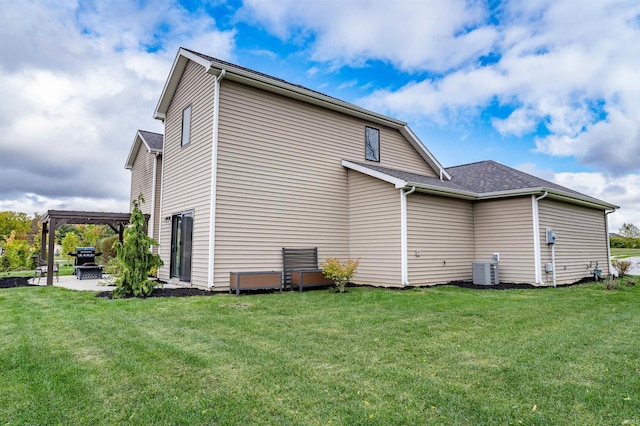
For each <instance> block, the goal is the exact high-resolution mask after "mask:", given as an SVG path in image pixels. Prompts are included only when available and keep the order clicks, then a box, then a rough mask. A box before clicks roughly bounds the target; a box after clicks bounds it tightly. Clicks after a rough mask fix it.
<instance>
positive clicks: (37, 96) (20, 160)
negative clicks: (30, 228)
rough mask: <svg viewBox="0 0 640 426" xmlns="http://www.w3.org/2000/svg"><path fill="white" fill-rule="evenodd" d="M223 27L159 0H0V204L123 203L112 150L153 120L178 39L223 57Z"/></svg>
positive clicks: (228, 48) (31, 208) (226, 48)
mask: <svg viewBox="0 0 640 426" xmlns="http://www.w3.org/2000/svg"><path fill="white" fill-rule="evenodd" d="M234 37H235V32H234V31H226V32H222V31H219V30H217V29H216V27H215V22H214V20H213V19H212V18H210V17H208V16H206V15H201V16H191V15H190V14H189V13H188V12H187V11H186V10H184V9H183V8H181V7H180V6H177V5H176V4H173V3H169V2H161V1H151V2H145V3H144V4H140V3H138V2H129V1H124V0H123V1H116V2H108V3H107V2H102V1H97V2H91V3H89V2H81V3H80V4H78V3H77V2H72V1H69V2H56V4H51V3H49V2H39V1H35V2H11V1H10V2H8V3H7V2H5V3H3V12H2V14H0V58H1V59H0V98H1V99H3V100H10V102H0V152H2V155H0V210H5V209H11V210H20V211H25V212H28V213H33V212H35V211H40V212H42V211H43V210H47V209H52V208H63V207H64V208H70V209H89V210H112V209H117V210H125V211H126V210H128V198H129V186H130V172H129V171H127V170H125V169H124V162H125V160H126V156H127V154H128V152H129V148H130V146H131V143H132V141H133V137H134V136H135V131H136V130H137V129H139V128H142V129H145V130H151V131H158V132H162V125H161V123H160V122H158V121H156V120H153V119H152V117H151V116H152V114H153V110H154V108H155V106H156V103H157V101H158V97H159V95H160V93H161V91H162V87H163V85H164V82H165V79H166V77H167V75H168V72H169V69H170V67H171V64H172V62H173V59H174V56H175V52H176V51H177V49H178V47H179V46H181V45H184V46H185V47H189V48H193V49H200V50H202V51H205V52H207V53H209V54H212V55H216V56H218V57H221V58H224V59H233V49H234ZM9 41H11V42H9ZM11 206H14V207H15V208H11Z"/></svg>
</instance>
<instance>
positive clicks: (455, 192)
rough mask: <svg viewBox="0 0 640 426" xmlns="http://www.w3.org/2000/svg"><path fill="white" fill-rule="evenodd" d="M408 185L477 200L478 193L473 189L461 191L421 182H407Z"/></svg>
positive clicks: (427, 190)
mask: <svg viewBox="0 0 640 426" xmlns="http://www.w3.org/2000/svg"><path fill="white" fill-rule="evenodd" d="M407 186H415V187H416V190H417V191H420V192H426V193H429V194H434V195H442V196H445V197H451V198H462V199H464V200H476V199H478V194H477V193H475V192H471V191H461V190H459V189H449V188H442V187H440V186H435V185H428V184H425V183H419V182H407Z"/></svg>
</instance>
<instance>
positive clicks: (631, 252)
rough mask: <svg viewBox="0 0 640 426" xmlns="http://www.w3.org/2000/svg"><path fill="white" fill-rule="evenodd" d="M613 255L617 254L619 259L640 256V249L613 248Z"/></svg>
mask: <svg viewBox="0 0 640 426" xmlns="http://www.w3.org/2000/svg"><path fill="white" fill-rule="evenodd" d="M611 256H615V257H617V258H619V259H624V258H627V257H640V249H628V248H611Z"/></svg>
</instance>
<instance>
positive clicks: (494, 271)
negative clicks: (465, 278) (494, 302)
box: [472, 261, 500, 285]
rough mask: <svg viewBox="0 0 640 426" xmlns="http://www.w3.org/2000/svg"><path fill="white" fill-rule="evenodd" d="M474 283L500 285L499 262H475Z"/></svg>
mask: <svg viewBox="0 0 640 426" xmlns="http://www.w3.org/2000/svg"><path fill="white" fill-rule="evenodd" d="M472 275H473V283H474V284H476V285H495V284H500V277H499V276H498V262H491V261H486V262H485V261H478V262H473V274H472Z"/></svg>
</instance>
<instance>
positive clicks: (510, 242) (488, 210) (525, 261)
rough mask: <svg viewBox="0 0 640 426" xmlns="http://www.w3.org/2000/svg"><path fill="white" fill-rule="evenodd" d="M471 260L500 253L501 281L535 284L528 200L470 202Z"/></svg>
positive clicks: (509, 199) (508, 199) (525, 198)
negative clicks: (472, 227) (473, 240)
mask: <svg viewBox="0 0 640 426" xmlns="http://www.w3.org/2000/svg"><path fill="white" fill-rule="evenodd" d="M474 224H475V237H476V254H475V260H491V258H492V254H493V253H500V266H499V274H500V281H501V282H507V283H508V282H514V283H531V284H533V283H535V251H534V246H533V213H532V206H531V197H516V198H504V199H499V200H492V201H481V202H476V203H474Z"/></svg>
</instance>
